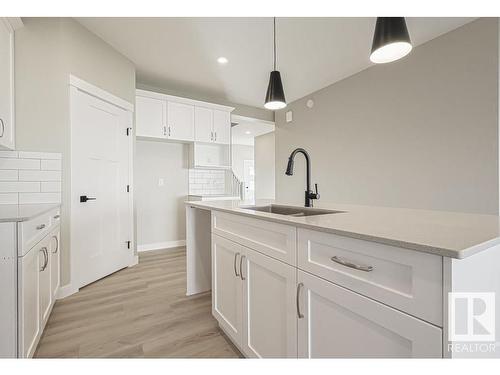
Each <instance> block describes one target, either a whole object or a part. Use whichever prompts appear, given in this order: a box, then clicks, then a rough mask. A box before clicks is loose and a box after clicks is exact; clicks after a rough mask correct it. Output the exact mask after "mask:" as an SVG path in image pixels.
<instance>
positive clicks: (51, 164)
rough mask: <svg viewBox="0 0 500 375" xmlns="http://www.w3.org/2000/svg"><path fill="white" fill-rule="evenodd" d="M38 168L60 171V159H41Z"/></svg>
mask: <svg viewBox="0 0 500 375" xmlns="http://www.w3.org/2000/svg"><path fill="white" fill-rule="evenodd" d="M40 169H42V170H47V171H60V170H61V160H42V164H41V168H40Z"/></svg>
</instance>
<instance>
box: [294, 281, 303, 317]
mask: <svg viewBox="0 0 500 375" xmlns="http://www.w3.org/2000/svg"><path fill="white" fill-rule="evenodd" d="M303 286H304V284H303V283H298V284H297V300H296V302H297V317H298V318H299V319H302V318H303V317H304V314H302V313H301V312H300V290H301V289H302V287H303Z"/></svg>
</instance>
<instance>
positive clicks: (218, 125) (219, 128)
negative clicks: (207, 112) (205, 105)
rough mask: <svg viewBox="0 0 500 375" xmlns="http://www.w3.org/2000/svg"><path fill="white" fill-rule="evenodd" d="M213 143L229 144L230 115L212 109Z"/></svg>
mask: <svg viewBox="0 0 500 375" xmlns="http://www.w3.org/2000/svg"><path fill="white" fill-rule="evenodd" d="M213 112H214V120H213V121H214V141H215V142H216V143H222V144H229V143H230V142H231V114H230V113H229V112H226V111H219V110H218V109H214V111H213Z"/></svg>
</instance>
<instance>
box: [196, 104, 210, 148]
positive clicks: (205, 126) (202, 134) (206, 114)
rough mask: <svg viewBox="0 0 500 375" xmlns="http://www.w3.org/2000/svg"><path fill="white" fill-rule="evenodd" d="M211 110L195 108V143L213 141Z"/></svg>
mask: <svg viewBox="0 0 500 375" xmlns="http://www.w3.org/2000/svg"><path fill="white" fill-rule="evenodd" d="M212 115H213V110H211V109H210V108H203V107H195V111H194V135H195V141H196V142H212V141H213V117H212Z"/></svg>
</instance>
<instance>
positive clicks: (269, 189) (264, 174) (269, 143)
mask: <svg viewBox="0 0 500 375" xmlns="http://www.w3.org/2000/svg"><path fill="white" fill-rule="evenodd" d="M254 148H255V198H256V199H274V198H275V171H277V173H280V171H281V170H282V163H279V164H277V165H274V163H272V162H271V161H272V160H274V158H275V135H274V132H271V133H267V134H264V135H261V136H258V137H255V144H254ZM277 161H279V160H278V159H277Z"/></svg>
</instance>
